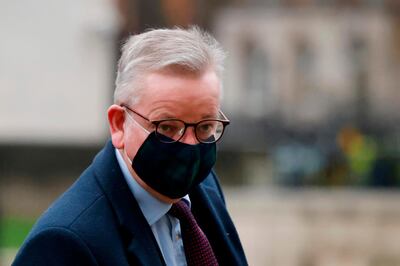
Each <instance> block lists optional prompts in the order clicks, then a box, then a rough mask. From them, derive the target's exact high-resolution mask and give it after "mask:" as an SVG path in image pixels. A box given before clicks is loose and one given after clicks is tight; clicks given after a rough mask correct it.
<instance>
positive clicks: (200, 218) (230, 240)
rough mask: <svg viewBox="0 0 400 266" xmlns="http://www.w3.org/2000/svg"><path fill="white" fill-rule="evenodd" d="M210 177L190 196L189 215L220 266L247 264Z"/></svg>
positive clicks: (232, 226)
mask: <svg viewBox="0 0 400 266" xmlns="http://www.w3.org/2000/svg"><path fill="white" fill-rule="evenodd" d="M212 175H213V174H210V175H209V176H208V178H207V179H206V180H205V181H204V182H203V183H201V184H200V185H199V186H197V187H196V188H195V189H194V190H193V191H192V192H191V193H190V200H191V202H192V212H193V215H194V216H195V218H196V221H197V222H198V224H199V226H200V227H201V229H202V230H203V232H204V233H205V234H206V235H207V238H208V240H209V241H210V244H211V246H212V248H213V250H214V253H215V255H216V257H217V260H218V262H219V264H220V265H247V263H246V259H245V255H244V253H243V248H242V246H241V243H240V240H239V236H238V234H237V232H236V229H235V227H234V225H233V222H232V220H231V218H230V216H229V214H228V212H227V210H226V207H225V204H224V200H223V198H222V195H220V194H219V192H218V191H217V186H216V184H215V180H214V179H213V176H212Z"/></svg>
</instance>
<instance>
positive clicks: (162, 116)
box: [151, 112, 218, 121]
mask: <svg viewBox="0 0 400 266" xmlns="http://www.w3.org/2000/svg"><path fill="white" fill-rule="evenodd" d="M156 117H159V118H157V119H151V120H152V121H159V120H164V119H179V120H182V119H180V118H178V117H176V116H173V115H171V113H168V112H163V113H160V114H157V116H156ZM202 119H218V114H217V115H210V114H206V115H202V116H201V119H200V120H202Z"/></svg>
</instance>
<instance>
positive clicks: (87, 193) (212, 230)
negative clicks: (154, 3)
mask: <svg viewBox="0 0 400 266" xmlns="http://www.w3.org/2000/svg"><path fill="white" fill-rule="evenodd" d="M223 57H224V54H223V51H222V50H221V48H220V46H219V44H218V43H217V42H216V40H215V39H213V38H212V37H211V36H210V35H208V34H206V33H204V32H202V31H200V30H199V29H197V28H191V29H189V30H183V29H172V30H171V29H159V30H152V31H148V32H146V33H143V34H139V35H136V36H132V37H130V38H129V39H128V41H127V42H126V44H125V45H124V46H123V49H122V56H121V59H120V61H119V65H118V74H117V79H116V90H115V94H114V102H115V104H113V105H112V106H110V107H109V109H108V121H109V126H110V131H111V141H109V143H108V144H107V145H106V146H105V147H104V149H103V150H102V151H101V152H100V153H99V154H98V155H97V156H96V158H95V159H94V161H93V163H92V164H91V165H90V166H89V167H88V169H86V171H85V172H84V173H83V174H82V175H81V177H80V178H79V179H78V180H77V181H76V182H75V183H74V184H73V185H72V187H71V188H69V189H68V190H67V191H66V192H65V193H64V194H63V195H62V196H61V197H60V198H59V199H58V200H57V201H56V202H55V203H54V204H53V205H52V206H51V207H50V208H49V209H48V210H47V211H46V212H45V213H44V214H43V215H42V217H41V218H40V219H39V221H38V222H37V224H36V225H35V226H34V228H33V229H32V232H31V233H30V234H29V236H28V237H27V239H26V240H25V242H24V244H23V246H22V247H21V249H20V251H19V253H18V254H17V256H16V259H15V261H14V265H16V266H17V265H246V264H247V262H246V259H245V255H244V252H243V249H242V246H241V244H240V241H239V238H238V235H237V232H236V230H235V227H234V225H233V223H232V221H231V219H230V217H229V214H228V213H227V210H226V208H225V202H224V197H223V195H222V191H221V188H220V186H219V184H218V180H217V177H216V175H215V174H214V172H213V171H212V170H211V169H212V167H213V165H214V163H215V159H216V146H215V145H216V144H215V143H216V142H217V141H218V140H219V139H220V138H221V137H222V134H223V132H224V128H225V126H226V125H227V124H229V121H228V119H227V118H226V117H225V116H224V114H223V113H222V111H221V110H220V106H219V104H220V97H221V96H220V95H221V84H220V79H221V77H220V75H221V71H222V61H223Z"/></svg>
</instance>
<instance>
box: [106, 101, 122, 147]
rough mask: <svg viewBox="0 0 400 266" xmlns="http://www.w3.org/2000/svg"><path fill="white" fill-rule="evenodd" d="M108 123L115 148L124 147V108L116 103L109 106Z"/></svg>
mask: <svg viewBox="0 0 400 266" xmlns="http://www.w3.org/2000/svg"><path fill="white" fill-rule="evenodd" d="M107 113H108V124H109V126H110V132H111V140H112V143H113V145H114V147H115V148H117V149H122V148H124V121H125V112H124V109H123V108H122V107H121V106H119V105H116V104H113V105H111V106H110V107H109V108H108V111H107Z"/></svg>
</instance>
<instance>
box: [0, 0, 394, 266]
mask: <svg viewBox="0 0 400 266" xmlns="http://www.w3.org/2000/svg"><path fill="white" fill-rule="evenodd" d="M192 24H197V25H199V26H201V27H203V28H204V29H206V30H208V31H210V32H211V33H212V34H213V35H214V36H215V37H216V38H217V39H218V40H219V41H220V42H221V44H222V45H223V47H224V48H225V49H226V50H227V52H228V58H227V62H226V71H225V75H224V98H223V104H222V109H223V110H224V112H225V114H226V115H227V116H228V117H229V118H230V120H231V121H232V124H231V125H230V126H229V128H228V130H227V131H226V135H225V136H224V139H223V141H222V142H221V143H220V145H219V158H218V163H217V165H216V169H217V172H218V173H219V175H220V178H221V181H222V183H223V186H224V189H225V193H226V197H227V203H228V208H229V210H230V212H231V214H232V216H233V219H234V221H235V223H236V225H237V229H238V231H239V234H240V236H241V238H242V242H243V245H244V249H245V252H246V254H247V256H248V260H249V263H250V265H266V266H328V265H329V266H330V265H344V266H346V265H352V266H353V265H354V266H358V265H360V266H364V265H366V266H395V265H400V245H399V244H398V239H399V238H400V193H399V188H400V104H399V103H400V89H399V84H400V1H398V0H269V1H267V0H264V1H263V0H220V1H216V0H207V1H206V0H203V1H200V0H97V1H93V0H86V1H60V0H38V1H18V0H17V1H1V2H0V32H1V42H0V204H1V205H0V265H9V264H10V263H11V261H12V259H13V257H14V256H15V253H16V251H17V250H18V247H19V245H20V244H21V243H22V241H23V239H24V237H25V236H26V234H27V233H28V232H29V230H30V228H31V226H32V225H33V223H34V221H35V220H36V219H37V218H38V216H39V215H40V213H41V212H43V211H44V210H45V209H46V208H47V207H48V205H49V204H50V203H51V202H52V201H53V200H54V199H55V198H57V197H58V196H59V195H60V194H61V193H62V192H63V191H64V190H65V189H66V188H67V187H68V186H69V185H70V184H72V182H74V181H75V180H76V178H77V177H78V176H79V174H80V173H81V172H82V171H83V170H84V169H85V168H86V167H87V166H88V165H89V164H90V162H91V160H92V158H93V156H94V155H95V154H96V153H97V151H98V150H99V149H101V147H102V146H103V145H104V143H105V142H106V140H107V139H108V137H109V133H108V126H107V119H106V110H107V107H108V106H109V105H110V104H111V103H112V94H113V90H114V85H113V82H114V78H115V71H116V62H117V59H118V57H119V47H120V45H121V43H123V40H124V39H125V38H126V37H127V36H128V35H129V34H132V33H139V32H142V31H144V30H145V29H147V28H155V27H172V26H177V25H178V26H182V27H186V26H188V25H192Z"/></svg>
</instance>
